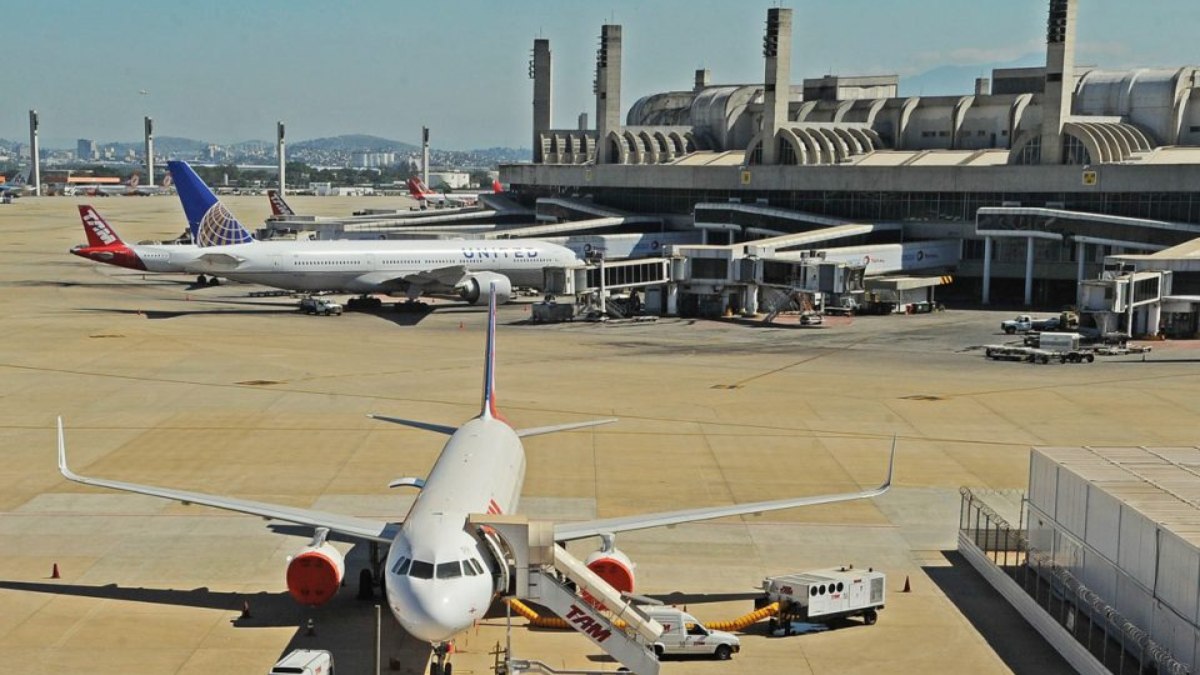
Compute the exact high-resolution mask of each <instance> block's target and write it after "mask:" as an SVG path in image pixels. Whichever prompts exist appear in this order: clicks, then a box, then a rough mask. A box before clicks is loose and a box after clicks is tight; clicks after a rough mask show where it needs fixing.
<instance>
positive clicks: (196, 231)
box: [167, 161, 254, 247]
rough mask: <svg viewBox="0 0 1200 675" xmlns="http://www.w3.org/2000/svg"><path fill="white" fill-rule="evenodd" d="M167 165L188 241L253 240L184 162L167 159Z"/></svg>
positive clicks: (210, 243) (205, 243)
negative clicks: (183, 219)
mask: <svg viewBox="0 0 1200 675" xmlns="http://www.w3.org/2000/svg"><path fill="white" fill-rule="evenodd" d="M167 168H168V169H170V171H171V177H172V180H173V182H174V183H175V191H176V192H177V193H178V194H179V201H180V203H181V204H183V212H184V213H185V214H186V215H187V219H188V227H189V228H191V230H192V240H193V241H195V242H196V245H197V246H201V247H204V246H226V245H229V244H246V243H249V242H251V241H254V237H253V236H252V235H251V234H250V230H247V229H246V227H245V226H244V225H242V224H241V223H240V222H238V220H237V218H234V217H233V214H232V213H230V212H229V209H227V208H225V205H224V204H222V203H221V202H220V201H219V200H218V199H217V196H216V195H215V194H213V192H212V190H210V189H208V186H207V185H205V184H204V181H202V180H200V176H197V175H196V172H195V171H193V170H192V167H190V166H188V164H187V162H179V161H171V162H167Z"/></svg>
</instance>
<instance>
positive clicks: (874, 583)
mask: <svg viewBox="0 0 1200 675" xmlns="http://www.w3.org/2000/svg"><path fill="white" fill-rule="evenodd" d="M885 586H886V576H885V575H884V573H883V572H876V571H875V570H874V569H871V568H867V569H865V570H856V569H854V568H853V567H834V568H831V569H826V570H814V571H811V572H803V573H800V574H784V575H781V576H777V577H767V578H766V579H764V580H763V583H762V589H763V592H764V594H765V596H764V597H763V598H762V600H761V602H764V603H771V602H778V603H779V618H778V619H774V618H773V619H771V625H770V630H771V632H775V630H776V628H778V627H779V625H780V624H782V627H783V631H784V634H790V633H791V626H792V622H793V621H805V622H815V623H821V622H826V621H831V620H833V619H841V618H846V617H852V616H861V617H862V619H863V623H865V624H867V625H868V626H869V625H871V624H873V623H875V621H876V620H877V619H878V618H879V610H881V609H883V605H884V588H885Z"/></svg>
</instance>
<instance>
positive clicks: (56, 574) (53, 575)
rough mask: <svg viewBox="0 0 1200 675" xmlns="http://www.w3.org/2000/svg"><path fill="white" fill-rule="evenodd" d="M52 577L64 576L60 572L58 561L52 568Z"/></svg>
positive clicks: (59, 577)
mask: <svg viewBox="0 0 1200 675" xmlns="http://www.w3.org/2000/svg"><path fill="white" fill-rule="evenodd" d="M50 578H51V579H61V578H62V576H61V575H59V573H58V563H54V567H52V568H51V569H50Z"/></svg>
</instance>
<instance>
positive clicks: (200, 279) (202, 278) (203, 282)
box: [196, 274, 208, 286]
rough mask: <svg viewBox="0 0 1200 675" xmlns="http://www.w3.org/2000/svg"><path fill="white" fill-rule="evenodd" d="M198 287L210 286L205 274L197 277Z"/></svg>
mask: <svg viewBox="0 0 1200 675" xmlns="http://www.w3.org/2000/svg"><path fill="white" fill-rule="evenodd" d="M196 285H197V286H207V285H208V277H206V276H204V275H203V274H201V275H200V276H198V277H196Z"/></svg>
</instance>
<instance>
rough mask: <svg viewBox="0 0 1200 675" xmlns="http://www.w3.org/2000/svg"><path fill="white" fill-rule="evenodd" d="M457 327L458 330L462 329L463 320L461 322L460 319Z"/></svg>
mask: <svg viewBox="0 0 1200 675" xmlns="http://www.w3.org/2000/svg"><path fill="white" fill-rule="evenodd" d="M458 329H459V330H462V329H463V322H461V321H459V322H458Z"/></svg>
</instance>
